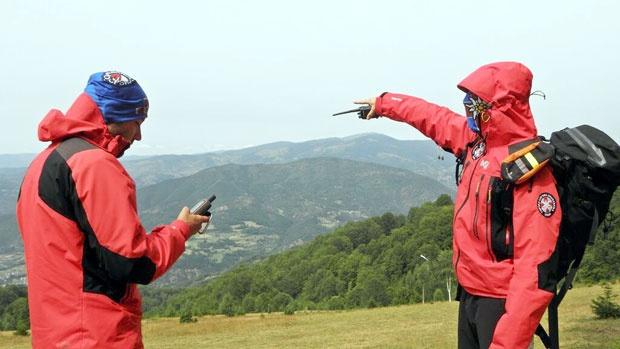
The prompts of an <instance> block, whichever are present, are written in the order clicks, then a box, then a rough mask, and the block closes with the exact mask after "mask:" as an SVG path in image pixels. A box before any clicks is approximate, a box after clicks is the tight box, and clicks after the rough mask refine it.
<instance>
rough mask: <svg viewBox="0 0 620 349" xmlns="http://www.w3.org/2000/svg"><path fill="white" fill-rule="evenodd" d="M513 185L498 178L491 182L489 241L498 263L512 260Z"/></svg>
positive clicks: (492, 178)
mask: <svg viewBox="0 0 620 349" xmlns="http://www.w3.org/2000/svg"><path fill="white" fill-rule="evenodd" d="M512 189H513V185H512V184H511V183H510V182H509V181H506V180H502V179H501V178H498V177H491V180H490V181H489V198H488V199H489V206H490V208H489V211H490V212H489V221H490V222H489V223H490V227H489V235H490V236H489V240H490V246H491V250H492V252H493V255H494V256H495V260H496V261H498V262H499V261H502V260H504V259H508V258H512V256H513V252H514V230H513V228H512V208H513V193H512Z"/></svg>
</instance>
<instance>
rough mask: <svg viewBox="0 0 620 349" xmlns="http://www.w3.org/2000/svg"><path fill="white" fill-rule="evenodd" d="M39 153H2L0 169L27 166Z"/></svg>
mask: <svg viewBox="0 0 620 349" xmlns="http://www.w3.org/2000/svg"><path fill="white" fill-rule="evenodd" d="M36 155H37V154H0V169H3V168H20V167H27V166H28V165H29V164H30V161H32V159H34V157H35V156H36Z"/></svg>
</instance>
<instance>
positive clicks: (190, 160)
mask: <svg viewBox="0 0 620 349" xmlns="http://www.w3.org/2000/svg"><path fill="white" fill-rule="evenodd" d="M315 157H334V158H341V159H349V160H356V161H365V162H372V163H376V164H381V165H386V166H392V167H397V168H402V169H406V170H410V171H412V172H414V173H417V174H421V175H424V176H428V177H431V178H434V179H436V180H438V181H439V182H441V183H443V184H445V185H447V186H449V187H452V186H453V185H454V184H453V183H454V179H453V177H454V171H453V169H454V157H452V155H450V154H448V153H446V152H444V151H443V150H441V149H440V148H439V147H438V146H437V145H435V143H433V142H432V141H427V140H424V141H402V140H397V139H394V138H391V137H388V136H385V135H382V134H377V133H368V134H361V135H355V136H350V137H346V138H326V139H319V140H313V141H307V142H301V143H292V142H277V143H270V144H265V145H260V146H256V147H250V148H245V149H239V150H228V151H222V152H213V153H205V154H194V155H158V156H136V155H129V156H126V157H123V158H122V159H121V161H122V162H123V165H124V166H125V167H126V168H127V171H128V172H129V173H130V174H131V175H132V177H133V178H134V180H135V181H136V185H137V186H138V187H144V186H147V185H151V184H156V183H159V182H161V181H164V180H168V179H174V178H181V177H185V176H189V175H192V174H194V173H196V172H198V171H200V170H203V169H205V168H209V167H214V166H221V165H226V164H260V163H270V164H273V163H286V162H291V161H295V160H300V159H307V158H315ZM32 158H34V154H17V155H0V164H9V163H12V164H14V166H13V165H11V166H12V168H2V166H0V214H8V213H11V212H13V210H14V206H13V205H14V203H15V200H16V199H17V192H18V189H19V183H20V182H21V178H22V176H23V173H24V171H25V169H24V168H23V167H25V166H27V165H28V164H29V163H30V161H31V160H32ZM11 159H13V160H11ZM18 160H19V161H18ZM3 161H4V162H3ZM10 161H13V162H10ZM19 164H21V168H17V167H19V166H18V165H19ZM5 167H9V165H6V166H5ZM13 167H14V168H13ZM16 183H17V184H16Z"/></svg>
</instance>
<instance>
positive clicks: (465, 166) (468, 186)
mask: <svg viewBox="0 0 620 349" xmlns="http://www.w3.org/2000/svg"><path fill="white" fill-rule="evenodd" d="M470 163H471V162H466V163H465V165H464V167H463V174H465V170H467V167H468V166H469V164H470ZM476 163H478V162H477V161H476ZM474 171H475V169H474ZM473 179H474V173H473V172H472V174H471V177H469V183H468V184H467V194H465V200H463V203H462V204H461V206H459V209H458V210H456V213H455V214H454V219H453V220H452V225H453V226H454V222H456V217H458V216H459V213H460V212H461V210H462V209H463V207H464V206H465V204H466V203H467V200H469V190H470V189H471V181H472V180H473Z"/></svg>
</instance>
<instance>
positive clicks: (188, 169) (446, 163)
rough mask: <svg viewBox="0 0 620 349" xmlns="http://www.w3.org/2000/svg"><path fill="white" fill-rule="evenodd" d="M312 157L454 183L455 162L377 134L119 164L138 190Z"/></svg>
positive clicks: (431, 146)
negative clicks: (206, 172)
mask: <svg viewBox="0 0 620 349" xmlns="http://www.w3.org/2000/svg"><path fill="white" fill-rule="evenodd" d="M316 157H333V158H340V159H349V160H356V161H365V162H372V163H376V164H381V165H386V166H392V167H397V168H403V169H406V170H410V171H412V172H415V173H417V174H421V175H425V176H428V177H431V178H435V179H437V180H438V181H440V182H441V183H444V184H445V185H448V186H453V183H454V179H453V176H454V171H453V169H454V161H453V160H454V157H452V155H450V154H448V153H446V152H445V151H443V150H441V149H440V148H439V147H438V146H437V145H436V144H435V143H433V142H432V141H428V140H424V141H402V140H397V139H394V138H391V137H388V136H385V135H382V134H377V133H369V134H361V135H356V136H351V137H346V138H326V139H319V140H313V141H307V142H301V143H291V142H277V143H270V144H265V145H260V146H256V147H251V148H245V149H239V150H228V151H223V152H215V153H206V154H195V155H161V156H153V157H149V158H144V159H136V160H128V161H124V165H125V166H126V168H127V171H128V172H129V173H130V174H131V175H132V176H133V177H134V179H135V180H136V184H137V185H138V186H139V187H140V186H145V185H149V184H155V183H158V182H160V181H162V180H166V179H172V178H180V177H185V176H188V175H191V174H194V173H196V172H198V171H200V170H202V169H205V168H209V167H213V166H220V165H225V164H231V163H232V164H260V163H269V164H274V163H286V162H291V161H295V160H300V159H307V158H316ZM442 159H443V160H442Z"/></svg>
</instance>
